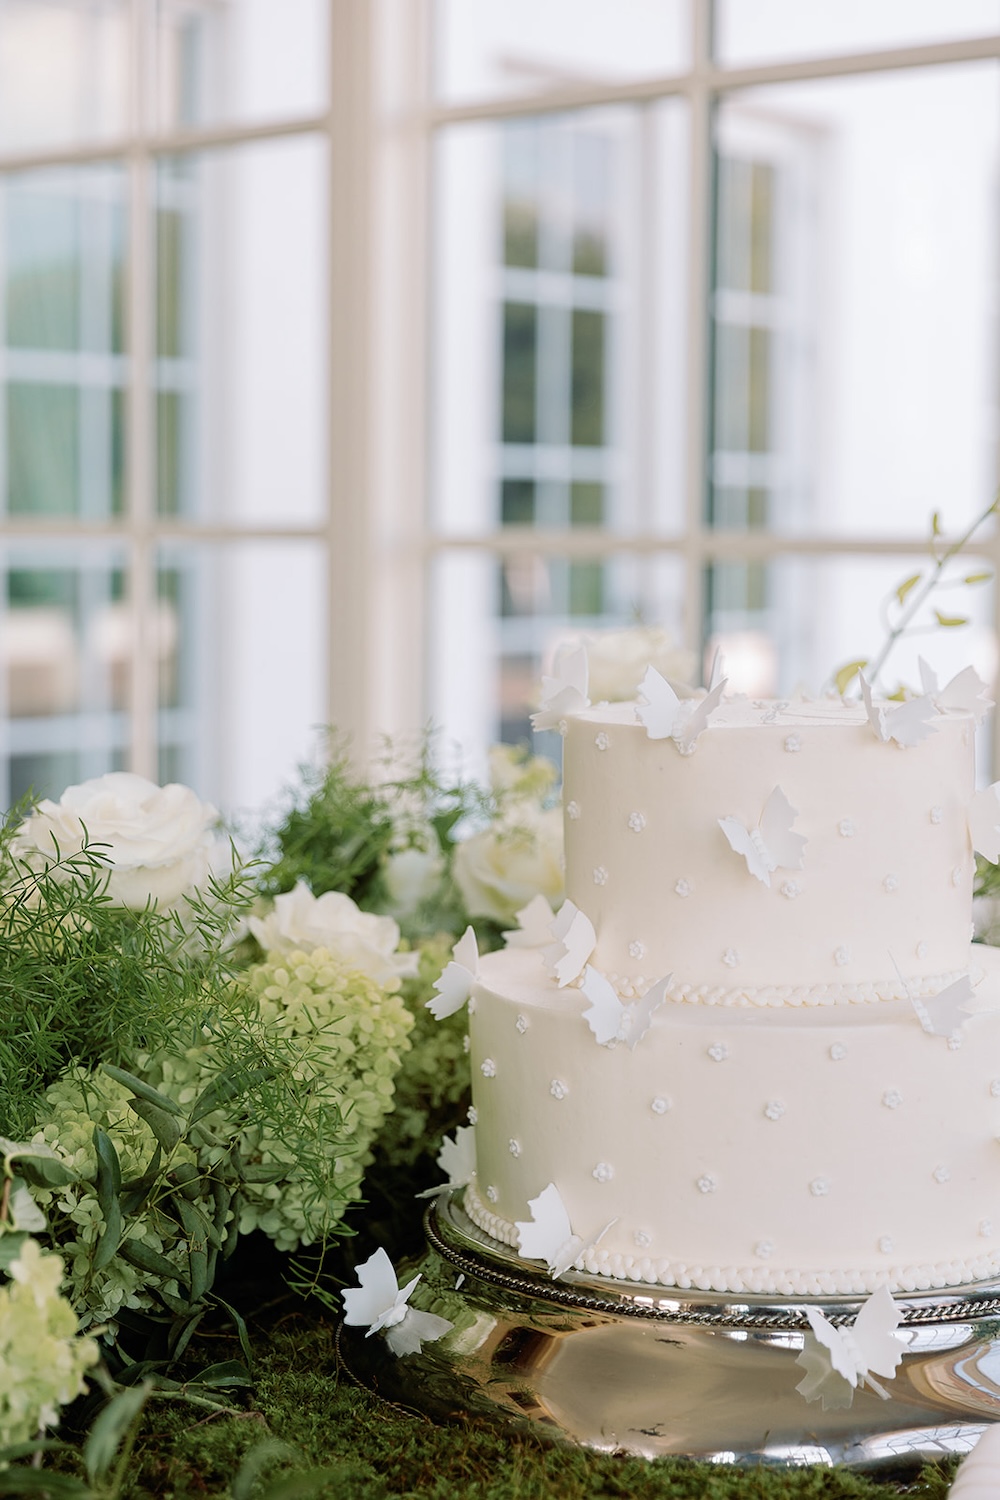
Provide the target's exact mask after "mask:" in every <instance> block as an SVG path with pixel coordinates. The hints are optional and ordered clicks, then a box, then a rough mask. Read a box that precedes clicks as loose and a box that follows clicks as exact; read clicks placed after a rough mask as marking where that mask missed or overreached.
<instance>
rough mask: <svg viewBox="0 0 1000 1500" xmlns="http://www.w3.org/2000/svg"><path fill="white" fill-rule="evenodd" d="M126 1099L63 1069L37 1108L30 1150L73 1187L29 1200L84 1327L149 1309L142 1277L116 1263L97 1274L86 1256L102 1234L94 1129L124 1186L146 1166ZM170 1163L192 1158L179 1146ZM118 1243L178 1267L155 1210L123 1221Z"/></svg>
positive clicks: (111, 1086) (168, 1227)
mask: <svg viewBox="0 0 1000 1500" xmlns="http://www.w3.org/2000/svg"><path fill="white" fill-rule="evenodd" d="M131 1097H132V1096H131V1094H130V1093H129V1091H128V1089H126V1088H125V1087H124V1085H122V1084H120V1083H118V1082H116V1081H115V1079H113V1078H110V1077H108V1075H107V1074H105V1073H103V1072H101V1071H95V1072H90V1071H88V1070H87V1069H86V1068H71V1069H69V1070H68V1071H67V1072H66V1073H65V1074H64V1075H63V1076H62V1078H60V1079H59V1080H57V1082H56V1083H54V1084H52V1085H51V1087H50V1088H48V1089H47V1090H46V1092H45V1094H44V1096H43V1098H42V1101H41V1103H40V1105H39V1118H38V1129H37V1130H36V1132H35V1135H34V1137H33V1140H34V1143H35V1144H39V1145H46V1146H50V1147H51V1148H52V1149H53V1150H54V1151H55V1152H56V1153H57V1154H58V1155H59V1157H60V1158H61V1159H62V1160H63V1161H64V1162H65V1164H66V1165H67V1166H68V1167H70V1168H71V1169H72V1170H73V1171H74V1172H76V1173H77V1174H79V1179H80V1180H79V1181H76V1182H71V1183H69V1184H68V1185H66V1186H65V1187H59V1188H45V1187H33V1188H32V1195H33V1197H34V1198H35V1201H36V1202H37V1203H38V1204H39V1206H40V1207H41V1208H42V1209H43V1210H44V1212H45V1214H46V1217H47V1219H48V1223H49V1230H50V1233H51V1234H52V1237H53V1239H54V1241H55V1242H56V1244H58V1246H59V1248H60V1251H61V1253H62V1255H63V1256H64V1257H65V1262H66V1274H67V1278H68V1281H69V1285H70V1288H71V1298H72V1302H73V1305H74V1307H75V1308H76V1310H77V1313H78V1314H79V1316H80V1319H81V1322H82V1323H83V1324H84V1326H89V1325H90V1324H92V1323H98V1322H100V1323H103V1322H108V1321H113V1320H114V1318H115V1316H116V1315H117V1313H118V1312H119V1311H120V1310H121V1308H122V1307H133V1308H137V1307H150V1306H151V1305H152V1302H153V1299H152V1297H151V1295H150V1292H149V1282H150V1274H149V1272H148V1271H141V1270H139V1269H137V1268H136V1267H135V1266H132V1265H129V1264H128V1262H127V1261H126V1260H124V1259H123V1258H122V1257H121V1256H120V1255H116V1256H114V1257H113V1258H112V1260H111V1261H110V1262H109V1263H108V1265H106V1266H104V1267H103V1268H101V1269H99V1270H95V1268H94V1253H95V1250H96V1248H97V1243H98V1241H99V1240H100V1237H101V1235H102V1233H103V1231H104V1227H105V1225H104V1214H103V1213H102V1211H101V1207H100V1204H99V1203H98V1199H97V1186H96V1183H97V1153H96V1150H95V1147H94V1127H95V1126H98V1127H99V1128H100V1129H102V1130H104V1131H106V1132H107V1134H108V1135H109V1137H110V1138H111V1140H112V1142H113V1144H114V1146H115V1149H116V1151H117V1153H118V1158H119V1161H120V1162H121V1168H122V1176H123V1178H124V1179H125V1180H128V1179H129V1178H131V1177H137V1176H139V1175H140V1174H141V1172H142V1171H143V1170H144V1169H145V1168H146V1167H147V1166H148V1164H149V1161H150V1159H151V1157H152V1156H153V1153H154V1151H155V1148H156V1141H155V1138H154V1136H153V1133H152V1131H151V1130H150V1128H149V1126H148V1125H147V1124H146V1122H145V1121H144V1120H142V1119H140V1118H139V1116H138V1115H137V1114H136V1113H135V1112H134V1111H133V1110H132V1109H130V1108H129V1104H128V1101H129V1099H130V1098H131ZM176 1159H177V1160H185V1161H188V1162H191V1163H193V1162H194V1154H193V1153H192V1152H191V1151H190V1150H188V1149H187V1148H185V1147H184V1146H180V1147H178V1149H177V1154H176ZM125 1238H126V1239H130V1240H139V1241H141V1242H142V1243H143V1244H144V1245H145V1246H146V1247H147V1249H149V1250H152V1251H155V1252H156V1253H157V1254H160V1255H163V1256H165V1257H166V1258H167V1259H168V1260H170V1261H171V1262H172V1263H173V1264H176V1265H177V1267H178V1271H179V1273H180V1272H182V1271H183V1267H184V1244H183V1239H182V1237H181V1233H180V1230H179V1228H178V1226H177V1225H176V1224H174V1222H173V1221H172V1220H171V1219H169V1218H167V1217H166V1216H165V1215H163V1214H158V1213H157V1211H156V1208H155V1205H151V1206H150V1207H149V1208H147V1209H146V1210H145V1211H144V1212H142V1213H140V1214H137V1215H136V1216H135V1217H134V1218H132V1219H129V1221H128V1222H127V1225H126V1228H125Z"/></svg>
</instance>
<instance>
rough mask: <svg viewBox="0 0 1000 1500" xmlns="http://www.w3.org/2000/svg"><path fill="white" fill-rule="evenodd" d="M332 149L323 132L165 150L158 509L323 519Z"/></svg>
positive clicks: (216, 516) (160, 207)
mask: <svg viewBox="0 0 1000 1500" xmlns="http://www.w3.org/2000/svg"><path fill="white" fill-rule="evenodd" d="M326 189H327V170H326V151H325V147H324V145H323V143H322V142H320V141H319V140H318V139H316V138H314V137H310V136H307V137H303V138H299V139H294V140H284V141H275V142H268V143H264V144H257V145H253V146H246V147H241V148H234V149H232V150H228V151H219V152H211V153H205V154H201V155H197V156H184V157H177V158H171V159H168V160H166V161H164V162H163V164H162V166H161V168H160V172H159V177H158V181H157V214H156V244H157V297H156V336H157V353H158V357H157V361H156V368H155V384H156V392H157V402H156V416H157V483H158V507H159V511H160V514H161V515H165V516H174V515H181V516H185V517H189V518H192V519H197V520H203V521H220V520H223V519H224V520H226V521H230V522H237V523H239V522H246V523H248V524H252V523H255V522H261V521H264V522H267V521H272V522H274V521H279V522H282V523H285V524H294V523H295V522H303V523H307V522H314V521H316V520H318V519H319V517H320V516H321V514H322V511H323V506H324V495H325V486H326V461H327V460H326V447H325V432H326V401H327V374H326V363H325V332H326V316H325V287H326V273H325V256H326V211H325V207H324V205H325V201H326Z"/></svg>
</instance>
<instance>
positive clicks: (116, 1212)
mask: <svg viewBox="0 0 1000 1500" xmlns="http://www.w3.org/2000/svg"><path fill="white" fill-rule="evenodd" d="M94 1148H95V1150H96V1152H97V1202H98V1205H99V1206H100V1210H101V1213H102V1214H103V1215H104V1232H103V1234H102V1235H101V1238H100V1239H99V1240H98V1242H97V1248H96V1250H95V1251H94V1270H95V1271H101V1270H103V1269H104V1267H105V1266H107V1265H110V1264H111V1262H112V1261H113V1260H114V1258H115V1255H116V1254H117V1252H118V1247H119V1245H120V1244H121V1241H122V1235H123V1234H124V1232H125V1220H124V1218H123V1217H122V1208H121V1203H120V1201H119V1198H118V1194H119V1193H120V1192H121V1185H122V1169H121V1163H120V1162H119V1160H118V1152H117V1151H116V1150H115V1147H114V1143H113V1141H112V1140H111V1137H110V1136H109V1135H108V1134H107V1133H106V1132H105V1131H103V1130H101V1129H100V1127H99V1126H95V1127H94Z"/></svg>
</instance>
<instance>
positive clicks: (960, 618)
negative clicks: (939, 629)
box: [934, 609, 969, 629]
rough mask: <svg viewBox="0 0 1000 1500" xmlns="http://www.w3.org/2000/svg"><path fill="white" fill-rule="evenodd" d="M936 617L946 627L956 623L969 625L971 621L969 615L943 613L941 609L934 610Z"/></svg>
mask: <svg viewBox="0 0 1000 1500" xmlns="http://www.w3.org/2000/svg"><path fill="white" fill-rule="evenodd" d="M934 618H935V620H937V622H938V624H939V625H943V626H945V628H946V629H947V628H950V627H951V626H954V625H968V623H969V617H968V615H943V614H942V613H941V611H940V610H939V609H936V610H935V611H934Z"/></svg>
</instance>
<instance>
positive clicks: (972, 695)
mask: <svg viewBox="0 0 1000 1500" xmlns="http://www.w3.org/2000/svg"><path fill="white" fill-rule="evenodd" d="M917 665H918V667H919V668H920V686H921V688H922V689H923V692H924V696H925V697H927V698H930V700H931V702H932V703H933V704H934V707H935V708H936V709H937V710H938V711H939V712H940V713H948V712H949V711H954V712H957V713H967V714H972V715H973V716H974V717H975V720H976V723H977V724H981V723H982V721H983V719H984V718H985V717H986V715H987V713H988V712H989V710H990V709H991V708H992V707H993V699H992V698H988V697H987V696H986V694H987V691H988V689H987V686H986V684H985V682H984V681H983V679H982V678H981V677H980V675H979V673H978V672H977V671H976V669H975V667H963V668H962V670H961V672H957V673H956V674H955V676H954V677H953V678H952V679H951V681H950V682H946V683H945V685H944V687H943V688H942V687H938V680H937V673H936V672H935V671H934V670H933V669H932V668H931V667H929V666H928V665H927V663H926V662H925V661H924V659H923V657H922V656H918V657H917Z"/></svg>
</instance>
